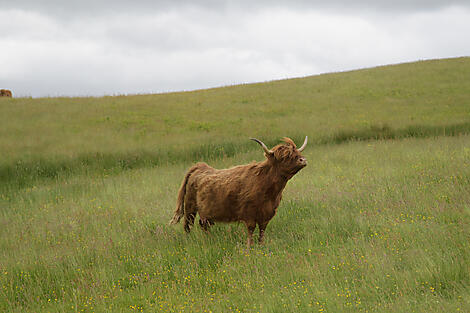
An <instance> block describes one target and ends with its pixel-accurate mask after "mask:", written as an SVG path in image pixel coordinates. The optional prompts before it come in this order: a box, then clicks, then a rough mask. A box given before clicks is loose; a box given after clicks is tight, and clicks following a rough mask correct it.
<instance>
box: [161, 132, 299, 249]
mask: <svg viewBox="0 0 470 313" xmlns="http://www.w3.org/2000/svg"><path fill="white" fill-rule="evenodd" d="M260 144H261V143H260ZM305 144H306V142H305ZM305 144H304V146H305ZM304 146H303V147H304ZM302 149H303V148H302ZM265 151H266V152H265V156H266V160H264V161H262V162H253V163H251V164H246V165H239V166H235V167H232V168H229V169H222V170H218V169H214V168H212V167H210V166H209V165H207V164H206V163H197V164H196V165H194V166H193V167H191V168H190V169H189V171H188V173H187V174H186V176H185V178H184V180H183V183H182V184H181V188H180V190H179V193H178V200H177V206H176V210H175V214H174V216H173V219H172V220H171V221H170V224H176V223H178V222H179V220H180V219H181V218H182V217H183V216H184V223H183V225H184V230H185V231H186V232H189V231H190V230H191V227H192V226H193V225H194V219H195V217H196V213H199V218H200V220H199V224H200V226H201V227H202V228H203V229H204V230H207V229H208V227H209V226H210V225H212V224H213V223H214V222H236V221H241V222H243V223H244V224H245V225H246V227H247V230H248V241H247V244H248V246H251V245H252V244H253V231H254V230H255V228H256V225H258V227H259V242H260V243H262V242H263V236H264V231H265V229H266V226H267V225H268V223H269V221H270V220H271V219H272V218H273V216H274V215H275V214H276V209H277V207H278V205H279V202H280V201H281V198H282V191H283V189H284V187H285V186H286V184H287V181H288V180H289V179H290V178H292V177H293V176H294V175H295V174H296V173H297V172H298V171H299V170H301V169H302V168H303V167H305V166H306V165H307V161H306V159H305V158H304V157H302V156H301V154H300V152H299V150H297V147H296V145H295V143H294V142H293V141H292V140H291V139H289V138H284V144H279V145H277V146H276V147H274V148H273V149H272V150H269V151H268V150H267V149H266V150H265Z"/></svg>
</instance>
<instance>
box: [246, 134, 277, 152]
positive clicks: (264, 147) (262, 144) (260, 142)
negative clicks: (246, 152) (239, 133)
mask: <svg viewBox="0 0 470 313" xmlns="http://www.w3.org/2000/svg"><path fill="white" fill-rule="evenodd" d="M250 139H251V140H253V141H256V142H257V143H259V144H260V146H261V147H263V150H264V152H266V153H267V154H273V152H272V151H271V150H269V149H268V147H266V145H265V144H264V143H263V142H262V141H261V140H259V139H256V138H250Z"/></svg>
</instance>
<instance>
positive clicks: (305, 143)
mask: <svg viewBox="0 0 470 313" xmlns="http://www.w3.org/2000/svg"><path fill="white" fill-rule="evenodd" d="M307 138H308V137H307V136H305V140H304V144H303V145H302V147H300V148H299V149H297V151H299V152H302V151H304V149H305V146H307Z"/></svg>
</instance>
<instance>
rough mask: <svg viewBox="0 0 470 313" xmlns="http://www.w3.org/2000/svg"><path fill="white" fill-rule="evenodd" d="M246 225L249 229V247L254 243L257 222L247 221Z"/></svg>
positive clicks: (247, 243)
mask: <svg viewBox="0 0 470 313" xmlns="http://www.w3.org/2000/svg"><path fill="white" fill-rule="evenodd" d="M245 225H246V229H247V231H248V239H247V242H246V245H247V246H248V248H250V247H251V246H252V245H253V232H254V231H255V228H256V222H254V221H249V222H245Z"/></svg>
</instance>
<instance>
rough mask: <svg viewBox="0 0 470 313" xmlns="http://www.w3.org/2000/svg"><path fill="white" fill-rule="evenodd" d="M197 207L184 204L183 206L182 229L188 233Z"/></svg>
mask: <svg viewBox="0 0 470 313" xmlns="http://www.w3.org/2000/svg"><path fill="white" fill-rule="evenodd" d="M196 213H197V208H194V207H191V206H186V207H185V208H184V222H183V228H184V231H185V232H187V233H189V232H190V231H191V227H193V225H194V220H195V218H196Z"/></svg>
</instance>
